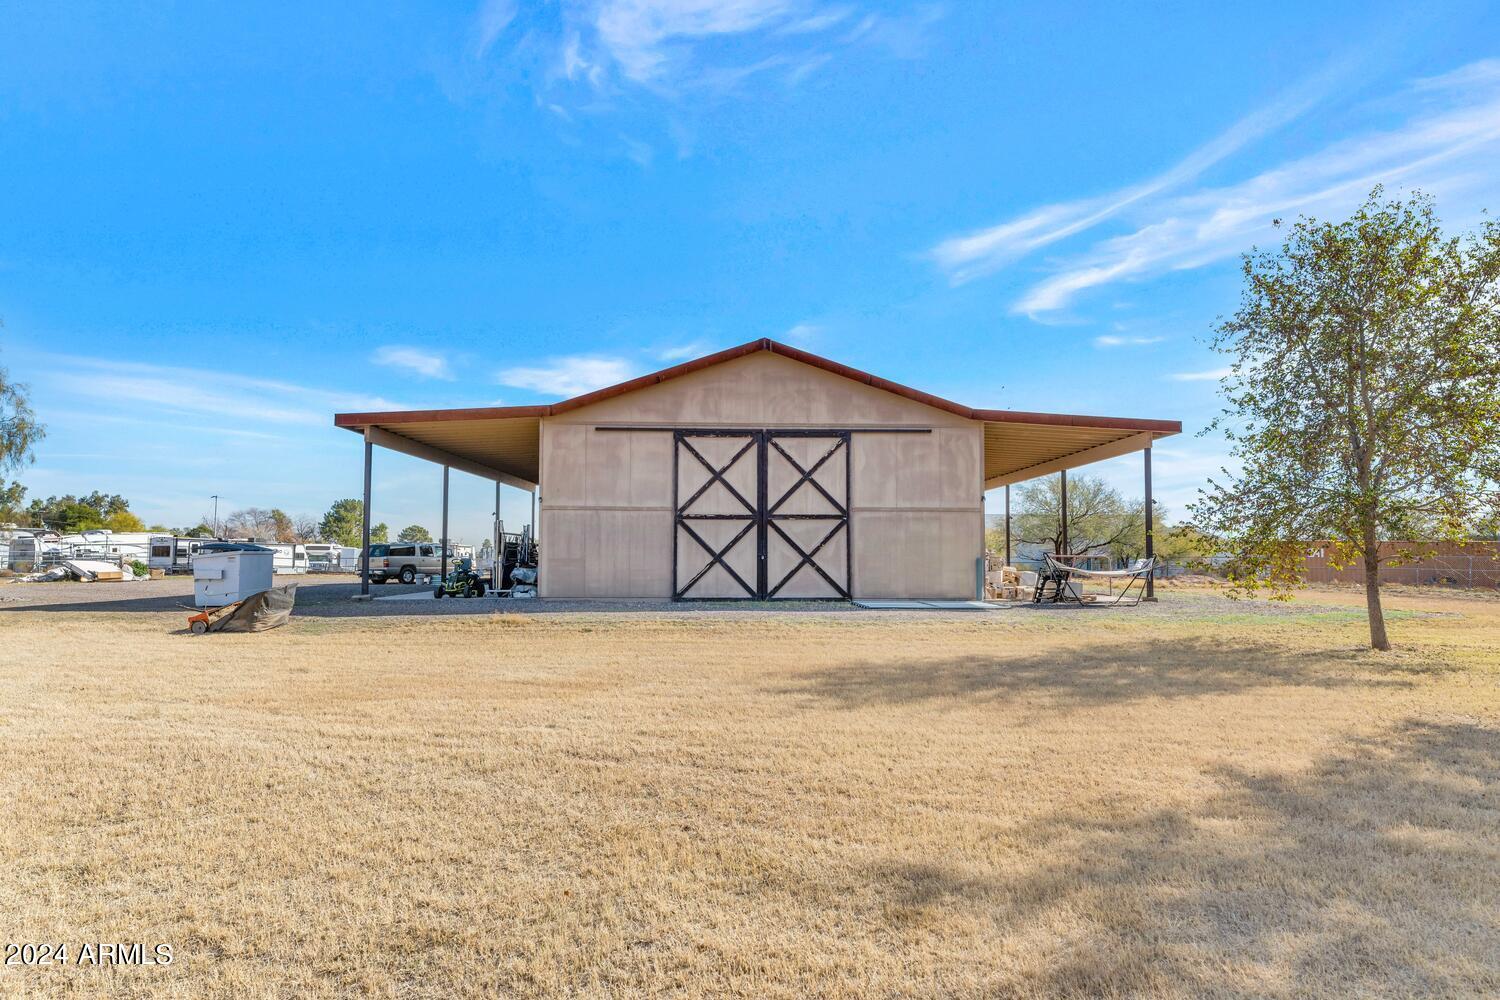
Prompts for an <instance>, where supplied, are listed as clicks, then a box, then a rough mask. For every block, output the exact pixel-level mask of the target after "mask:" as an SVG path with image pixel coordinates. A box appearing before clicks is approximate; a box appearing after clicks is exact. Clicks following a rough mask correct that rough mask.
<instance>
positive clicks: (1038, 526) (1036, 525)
mask: <svg viewBox="0 0 1500 1000" xmlns="http://www.w3.org/2000/svg"><path fill="white" fill-rule="evenodd" d="M1144 510H1145V506H1144V504H1143V503H1142V502H1141V501H1139V500H1137V501H1134V502H1126V501H1125V500H1124V499H1123V498H1122V497H1121V496H1120V493H1119V491H1118V490H1116V489H1115V488H1114V487H1112V486H1110V485H1109V484H1108V483H1106V482H1105V481H1104V480H1102V479H1100V478H1099V477H1097V476H1070V477H1069V478H1068V553H1067V554H1070V555H1107V554H1111V552H1112V550H1113V549H1114V548H1115V547H1116V546H1118V545H1119V544H1120V543H1121V542H1122V541H1124V540H1125V539H1127V538H1130V537H1131V536H1132V535H1133V534H1139V535H1140V536H1141V540H1142V545H1144V544H1145V530H1146V529H1145V517H1144V513H1143V512H1144ZM990 523H991V526H992V527H991V529H990V532H989V535H988V536H987V539H986V541H987V544H988V545H989V547H990V549H992V550H994V551H1003V550H1004V548H1005V538H1004V535H1005V520H1004V518H1003V517H997V518H993V519H991V522H990ZM1010 526H1011V532H1010V533H1011V539H1012V541H1013V542H1030V543H1032V544H1035V545H1045V546H1047V548H1048V549H1049V550H1050V551H1052V552H1058V553H1061V552H1062V482H1061V478H1060V477H1058V476H1047V477H1045V478H1043V479H1032V480H1029V481H1028V482H1025V483H1022V484H1021V485H1020V486H1019V487H1017V488H1014V489H1013V490H1012V496H1011V519H1010Z"/></svg>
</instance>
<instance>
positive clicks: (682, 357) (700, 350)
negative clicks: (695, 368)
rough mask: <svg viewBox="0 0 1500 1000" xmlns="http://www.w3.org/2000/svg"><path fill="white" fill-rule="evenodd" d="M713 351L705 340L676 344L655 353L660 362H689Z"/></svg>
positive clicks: (711, 346)
mask: <svg viewBox="0 0 1500 1000" xmlns="http://www.w3.org/2000/svg"><path fill="white" fill-rule="evenodd" d="M712 351H713V345H711V344H710V343H709V342H708V341H706V340H694V341H691V342H689V343H686V344H678V345H677V346H675V347H668V348H665V349H664V350H660V351H657V352H656V357H657V358H658V360H661V361H672V362H676V361H691V360H692V359H693V358H701V357H702V356H703V355H705V354H709V353H711V352H712Z"/></svg>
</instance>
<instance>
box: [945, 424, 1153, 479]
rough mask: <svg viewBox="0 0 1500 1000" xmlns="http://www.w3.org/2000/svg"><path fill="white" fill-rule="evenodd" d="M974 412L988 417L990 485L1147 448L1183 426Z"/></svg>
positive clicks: (986, 445)
mask: <svg viewBox="0 0 1500 1000" xmlns="http://www.w3.org/2000/svg"><path fill="white" fill-rule="evenodd" d="M974 418H975V419H976V420H982V421H983V422H984V488H985V489H986V490H993V489H999V488H1000V487H1002V486H1009V485H1011V484H1012V483H1019V482H1024V481H1025V480H1027V479H1036V478H1037V477H1039V476H1046V475H1051V474H1052V473H1055V472H1064V471H1066V470H1068V469H1076V468H1078V467H1079V466H1083V465H1091V464H1093V463H1094V462H1102V461H1104V460H1105V459H1107V458H1118V457H1119V456H1121V455H1129V454H1130V453H1132V452H1136V451H1145V450H1146V449H1148V448H1150V447H1151V444H1152V442H1154V441H1156V440H1157V439H1158V438H1164V437H1167V436H1169V435H1172V434H1180V433H1181V432H1182V424H1181V423H1179V422H1178V421H1176V420H1138V419H1135V418H1131V417H1085V416H1072V415H1069V414H1064V413H1023V412H1019V411H1015V410H976V411H974Z"/></svg>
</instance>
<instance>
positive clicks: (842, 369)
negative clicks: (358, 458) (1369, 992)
mask: <svg viewBox="0 0 1500 1000" xmlns="http://www.w3.org/2000/svg"><path fill="white" fill-rule="evenodd" d="M760 351H769V352H771V353H772V354H780V355H782V356H784V357H787V358H791V359H792V360H793V361H800V362H802V363H803V364H806V365H811V366H813V367H814V368H821V369H822V370H823V371H826V372H831V373H833V374H834V375H839V376H842V377H843V378H847V379H850V380H851V381H854V382H862V383H864V384H865V385H868V386H871V387H872V388H875V389H881V390H883V391H885V392H889V393H893V394H894V395H897V396H901V397H903V398H905V399H910V400H912V401H913V402H917V403H922V404H923V405H925V406H931V407H933V408H935V409H939V410H944V411H946V412H948V413H952V414H956V415H957V416H960V417H965V418H967V419H969V420H982V421H984V422H986V423H1005V424H1040V425H1050V426H1065V427H1109V428H1118V429H1119V430H1127V431H1151V432H1152V433H1155V434H1163V435H1165V434H1180V433H1181V432H1182V423H1181V422H1180V421H1177V420H1139V419H1135V418H1131V417H1089V416H1080V415H1075V414H1068V413H1024V412H1021V411H1017V410H980V409H974V408H973V407H969V406H964V405H963V404H962V403H955V402H953V401H952V400H950V399H943V398H942V397H941V396H934V395H932V394H931V393H929V392H923V391H922V390H920V389H913V388H912V387H911V386H907V385H902V384H901V383H899V382H892V381H890V380H889V379H883V378H881V377H879V376H878V375H871V374H870V373H869V372H863V371H860V370H859V369H858V368H850V367H849V366H848V365H843V364H839V363H838V362H837V361H831V360H829V359H828V358H824V357H820V356H819V355H816V354H811V353H809V352H807V351H803V350H799V349H798V348H795V347H792V346H790V345H788V344H782V343H779V342H778V341H775V340H771V339H769V338H761V339H760V340H752V341H750V342H749V343H748V344H741V345H739V346H738V347H731V348H729V349H727V350H723V351H719V352H717V353H715V354H709V355H705V356H704V357H701V358H696V359H694V360H692V361H686V362H683V363H682V364H680V365H673V366H672V367H670V368H663V369H662V370H661V371H659V372H652V373H651V374H649V375H642V376H640V377H639V378H633V379H631V380H630V381H628V382H621V383H620V384H618V385H611V386H606V387H605V388H603V389H596V390H594V391H593V392H587V393H584V394H583V395H582V396H574V397H573V398H572V399H564V400H562V401H561V402H557V403H552V404H550V405H549V404H543V405H539V406H482V407H474V408H470V409H458V410H394V411H390V412H385V413H336V414H334V417H333V424H334V426H335V427H346V428H348V429H350V430H356V431H358V430H363V429H364V428H365V427H367V426H370V425H371V424H411V423H428V422H433V421H440V420H504V419H508V418H515V417H548V416H555V415H556V414H559V413H567V412H568V411H569V410H576V409H578V408H579V407H582V406H588V405H590V404H592V403H598V402H601V401H602V400H606V399H613V398H614V397H615V396H623V395H625V394H626V393H627V392H635V391H636V390H637V389H645V388H647V387H648V386H652V385H656V384H658V383H660V382H667V381H670V380H672V379H674V378H680V377H682V376H683V375H690V374H692V373H693V372H696V371H702V370H703V369H704V368H712V367H713V366H714V365H719V364H723V363H724V362H726V361H733V360H734V359H735V358H743V357H745V356H746V355H749V354H755V353H758V352H760Z"/></svg>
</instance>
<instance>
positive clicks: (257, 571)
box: [193, 542, 276, 608]
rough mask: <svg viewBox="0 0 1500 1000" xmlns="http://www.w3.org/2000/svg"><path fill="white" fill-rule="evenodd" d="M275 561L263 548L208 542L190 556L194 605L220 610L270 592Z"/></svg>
mask: <svg viewBox="0 0 1500 1000" xmlns="http://www.w3.org/2000/svg"><path fill="white" fill-rule="evenodd" d="M275 560H276V553H275V552H273V551H271V550H270V549H268V548H266V547H265V546H263V545H249V544H244V543H239V542H209V543H207V544H206V545H204V546H203V547H202V548H201V549H199V550H198V554H197V555H195V556H193V604H194V605H196V606H197V607H200V608H219V607H223V606H224V605H226V604H233V603H235V602H236V601H243V600H244V599H245V598H247V597H249V596H250V595H252V594H259V593H260V592H261V591H263V590H270V589H271V583H272V577H273V575H274V573H275V568H274V567H275Z"/></svg>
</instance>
